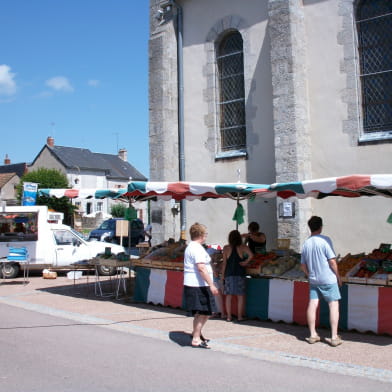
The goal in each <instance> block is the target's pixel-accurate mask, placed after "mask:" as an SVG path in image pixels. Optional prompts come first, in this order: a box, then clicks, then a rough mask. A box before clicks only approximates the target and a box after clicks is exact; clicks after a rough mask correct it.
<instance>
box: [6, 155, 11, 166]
mask: <svg viewBox="0 0 392 392" xmlns="http://www.w3.org/2000/svg"><path fill="white" fill-rule="evenodd" d="M10 164H11V159H9V158H8V154H5V158H4V165H10Z"/></svg>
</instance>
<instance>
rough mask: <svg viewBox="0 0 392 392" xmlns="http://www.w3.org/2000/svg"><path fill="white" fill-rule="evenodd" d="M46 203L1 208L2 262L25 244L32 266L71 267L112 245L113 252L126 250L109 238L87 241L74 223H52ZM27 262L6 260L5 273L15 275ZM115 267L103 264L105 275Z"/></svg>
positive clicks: (103, 273) (1, 270) (102, 272)
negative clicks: (11, 252) (102, 240)
mask: <svg viewBox="0 0 392 392" xmlns="http://www.w3.org/2000/svg"><path fill="white" fill-rule="evenodd" d="M49 218H50V215H49V213H48V208H47V207H46V206H9V207H3V208H0V263H1V258H7V256H8V255H9V251H10V249H11V248H19V247H24V248H26V249H27V251H28V254H29V269H30V270H37V269H38V270H42V269H45V268H50V269H56V268H63V269H64V268H68V267H69V269H72V264H73V263H77V262H84V261H87V260H91V259H92V258H93V257H95V256H97V255H98V254H99V253H104V252H105V248H108V247H110V248H111V253H113V254H118V253H121V252H125V249H124V247H122V246H120V245H116V244H109V243H107V242H99V241H91V242H90V241H86V240H85V239H84V238H83V237H82V236H81V235H80V234H79V233H78V232H77V231H75V230H73V229H72V228H71V227H69V226H66V225H63V224H59V223H50V222H53V220H51V221H50V222H49V221H48V219H49ZM23 266H24V263H19V262H18V261H17V260H16V261H12V262H7V263H4V265H3V268H1V269H0V273H1V275H3V274H4V275H5V277H6V278H14V277H16V276H17V275H18V274H19V271H20V269H21V268H23ZM114 272H115V271H114V268H113V267H104V266H102V267H100V268H99V273H100V274H102V275H110V274H113V273H114Z"/></svg>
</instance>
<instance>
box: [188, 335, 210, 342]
mask: <svg viewBox="0 0 392 392" xmlns="http://www.w3.org/2000/svg"><path fill="white" fill-rule="evenodd" d="M191 338H192V339H193V335H192V334H191ZM200 340H201V341H202V342H205V343H208V342H209V341H210V339H207V338H205V337H204V336H203V335H202V334H200Z"/></svg>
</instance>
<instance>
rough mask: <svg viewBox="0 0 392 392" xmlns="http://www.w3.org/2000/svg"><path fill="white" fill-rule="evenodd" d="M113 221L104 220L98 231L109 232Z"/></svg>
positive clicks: (112, 226) (112, 227)
mask: <svg viewBox="0 0 392 392" xmlns="http://www.w3.org/2000/svg"><path fill="white" fill-rule="evenodd" d="M114 223H115V221H111V220H106V221H103V222H102V223H101V226H99V227H98V230H111V229H114Z"/></svg>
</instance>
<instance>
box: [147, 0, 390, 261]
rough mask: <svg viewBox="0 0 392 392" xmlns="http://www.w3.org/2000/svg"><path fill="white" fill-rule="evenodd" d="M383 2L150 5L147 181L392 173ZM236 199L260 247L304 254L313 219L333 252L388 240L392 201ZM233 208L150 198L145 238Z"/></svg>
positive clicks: (214, 221)
mask: <svg viewBox="0 0 392 392" xmlns="http://www.w3.org/2000/svg"><path fill="white" fill-rule="evenodd" d="M391 30H392V1H389V0H358V1H353V0H241V1H235V0H176V1H162V0H161V1H159V0H150V40H149V107H150V126H149V128H150V176H149V177H150V181H178V180H182V181H199V182H230V183H233V182H237V181H240V182H249V183H258V184H270V183H274V182H286V181H301V180H309V179H316V178H324V177H338V176H345V175H351V174H383V173H391V172H392V170H391V169H392V160H391V153H392V144H391V141H392V34H391V33H390V32H391ZM290 201H291V202H292V203H293V210H294V213H293V214H292V216H289V217H282V216H281V215H280V213H279V210H280V207H281V204H282V202H283V200H280V199H279V198H277V199H265V200H263V199H257V200H254V201H246V200H244V201H242V202H241V204H242V205H243V207H244V209H245V222H244V223H243V224H242V225H240V226H239V230H240V231H241V232H246V231H247V224H248V222H250V221H257V222H259V224H260V227H261V231H263V232H264V233H265V234H266V236H267V248H268V249H272V248H274V247H276V240H277V238H290V239H291V245H292V247H293V248H294V249H296V250H297V251H299V250H300V247H301V244H302V242H303V241H304V239H305V238H306V237H307V236H308V235H309V231H308V228H307V224H306V222H307V220H308V219H309V217H310V216H311V215H320V216H322V217H323V219H324V223H325V225H324V233H325V234H327V235H330V236H331V237H332V239H333V241H334V244H335V248H336V251H337V253H341V254H342V255H344V254H346V253H348V252H352V253H355V252H362V251H370V250H372V249H373V248H376V247H378V246H379V244H380V243H381V242H386V243H391V239H392V227H391V225H390V224H388V223H387V222H386V220H387V217H388V215H389V214H390V213H391V212H392V203H391V201H390V199H386V198H383V197H378V196H377V197H370V198H369V197H364V198H356V199H351V198H349V199H346V198H341V197H329V198H326V199H323V200H315V199H311V198H309V199H303V200H298V199H293V200H290ZM235 207H236V202H235V201H233V200H208V201H192V202H189V201H187V202H185V203H183V205H182V208H183V209H184V210H183V211H184V212H183V214H177V211H178V208H177V205H176V204H174V203H170V202H156V203H151V214H152V224H153V233H155V234H154V235H155V240H156V241H159V240H165V239H167V238H169V237H174V238H176V239H177V238H179V237H180V232H181V230H183V231H185V233H186V236H187V239H188V240H189V238H188V237H189V236H188V230H189V226H190V225H191V224H192V223H194V222H195V221H198V222H200V223H204V224H205V225H206V226H207V227H208V233H209V235H208V240H207V242H208V243H218V244H221V245H223V244H225V243H226V242H227V235H228V233H229V231H230V230H232V229H234V228H236V224H235V222H234V221H233V220H232V217H233V213H234V210H235Z"/></svg>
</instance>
